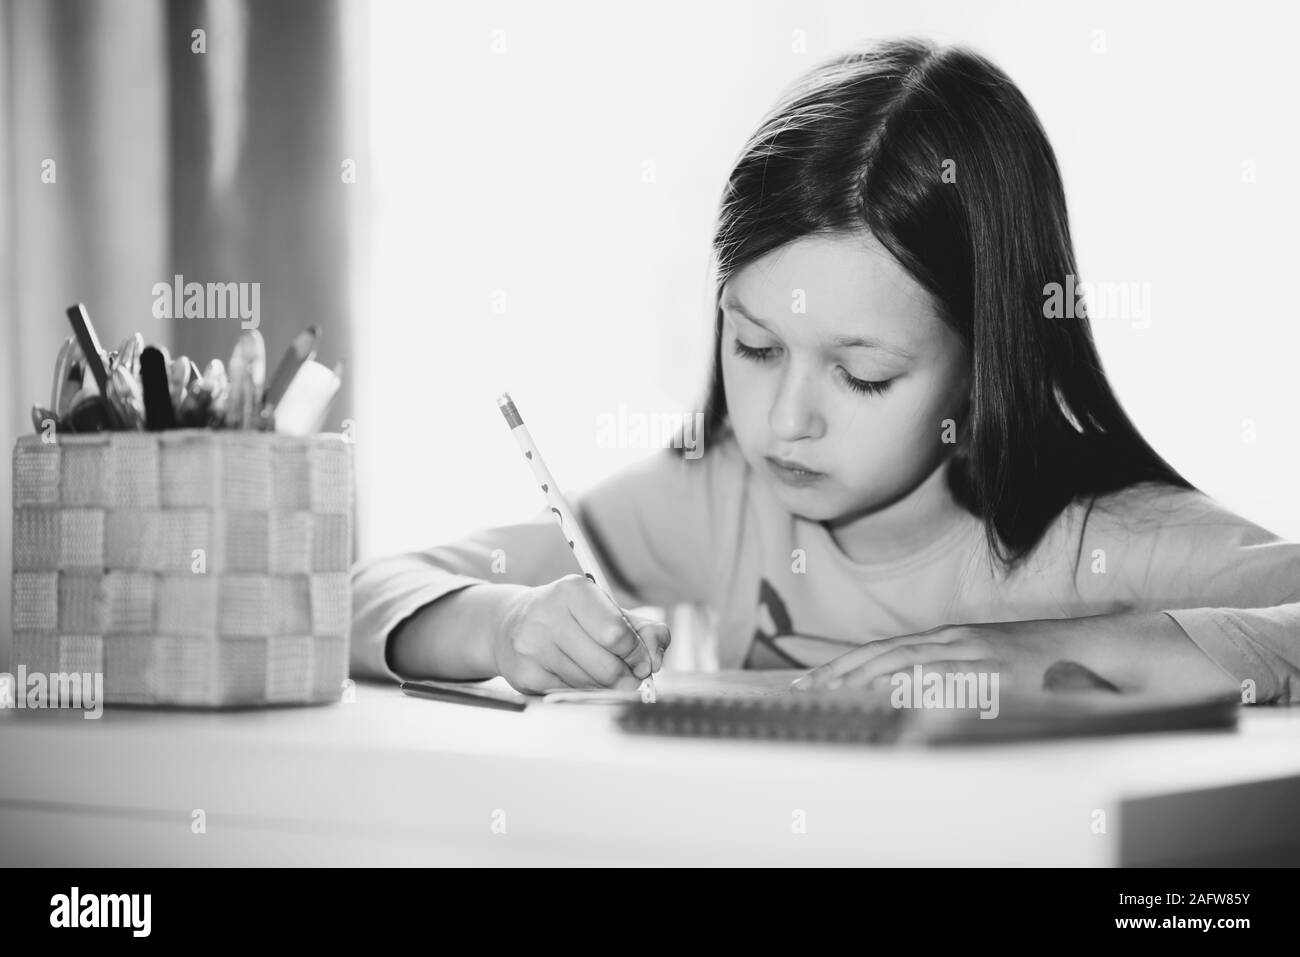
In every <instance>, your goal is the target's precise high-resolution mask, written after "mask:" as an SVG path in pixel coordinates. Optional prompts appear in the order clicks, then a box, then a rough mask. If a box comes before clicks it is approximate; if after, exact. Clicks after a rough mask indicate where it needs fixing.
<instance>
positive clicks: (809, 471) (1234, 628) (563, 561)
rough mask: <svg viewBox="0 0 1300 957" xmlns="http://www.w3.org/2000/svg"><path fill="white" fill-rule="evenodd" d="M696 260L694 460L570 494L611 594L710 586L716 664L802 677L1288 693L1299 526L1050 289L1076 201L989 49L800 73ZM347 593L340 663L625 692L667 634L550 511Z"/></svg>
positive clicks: (665, 458)
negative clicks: (1110, 353) (1210, 457)
mask: <svg viewBox="0 0 1300 957" xmlns="http://www.w3.org/2000/svg"><path fill="white" fill-rule="evenodd" d="M713 251H714V255H715V258H716V268H717V308H716V314H715V330H716V331H715V341H714V349H713V373H712V382H711V384H710V387H709V389H708V393H707V399H706V402H705V404H704V416H705V419H704V429H703V441H704V447H703V453H702V454H698V452H697V451H696V450H692V451H691V452H690V453H688V454H681V453H679V452H674V451H673V450H665V451H663V452H662V453H660V454H657V455H655V456H653V457H651V458H649V459H647V460H645V461H644V462H642V463H640V464H638V465H637V466H635V467H633V468H630V469H628V470H626V471H625V472H623V473H620V474H618V475H616V476H614V477H613V478H611V479H609V480H607V481H605V482H604V483H602V484H600V485H598V486H596V487H595V488H593V489H591V490H589V491H588V492H587V493H586V494H585V495H583V496H582V497H580V498H579V499H577V500H576V501H575V503H574V504H575V511H576V513H577V514H578V517H579V520H580V522H581V523H582V524H583V526H584V529H585V530H586V531H587V532H588V533H589V535H590V538H591V540H592V542H593V547H594V548H595V549H596V550H597V552H598V553H600V557H601V558H602V559H603V560H604V562H605V564H606V566H607V569H608V571H609V573H610V577H611V579H613V581H614V582H615V589H614V590H615V594H614V596H613V599H614V600H616V601H617V602H618V603H619V604H621V605H628V606H631V607H640V606H647V605H658V606H670V605H674V604H678V603H683V602H695V603H702V604H706V605H708V606H709V607H710V608H711V610H712V611H713V613H714V615H713V617H714V621H715V624H716V631H717V640H718V655H719V664H720V665H721V667H723V668H739V667H744V668H773V667H776V668H792V667H794V668H803V669H808V668H811V669H812V670H811V671H810V673H809V674H808V675H807V676H805V678H804V679H803V680H802V681H801V685H802V686H805V687H809V686H811V687H816V686H818V685H822V684H830V685H836V684H843V685H852V686H859V685H872V684H874V683H880V682H885V681H887V680H888V679H889V677H890V676H891V675H892V674H894V673H897V672H900V671H906V672H911V671H912V670H913V668H914V666H917V665H920V666H922V668H924V669H927V670H936V671H958V672H964V673H968V672H980V671H985V672H993V673H997V674H998V675H999V676H1000V681H1001V684H1002V687H1004V688H1011V687H1015V688H1018V689H1038V688H1042V687H1044V686H1045V685H1047V686H1051V684H1052V680H1053V676H1054V675H1057V674H1062V673H1068V674H1072V675H1085V676H1087V678H1088V679H1089V680H1090V681H1091V682H1092V683H1094V684H1097V685H1100V686H1112V687H1114V688H1117V689H1120V690H1124V691H1128V690H1174V691H1182V692H1188V693H1200V692H1206V693H1213V692H1217V691H1223V690H1227V691H1229V692H1231V691H1232V690H1233V689H1234V688H1235V687H1237V686H1240V687H1241V688H1242V689H1243V691H1242V693H1243V700H1245V701H1272V700H1283V701H1288V702H1289V701H1295V700H1300V545H1295V544H1291V543H1288V542H1284V541H1280V540H1279V539H1278V537H1277V536H1275V535H1273V534H1271V533H1269V532H1267V531H1265V530H1264V529H1262V528H1259V527H1258V526H1256V525H1253V524H1251V523H1250V522H1248V521H1245V520H1244V519H1242V518H1240V517H1238V516H1236V515H1234V514H1232V513H1231V512H1229V511H1227V510H1226V509H1224V508H1223V507H1221V506H1219V505H1218V504H1217V503H1215V502H1214V501H1213V500H1211V499H1209V498H1208V497H1207V496H1206V495H1204V494H1203V493H1201V492H1199V491H1198V490H1197V489H1195V488H1194V487H1193V486H1192V485H1191V483H1189V482H1188V481H1187V480H1186V479H1185V478H1183V477H1182V476H1181V475H1179V474H1178V472H1176V471H1175V470H1174V469H1173V468H1172V467H1171V466H1170V465H1169V464H1168V463H1166V462H1165V461H1164V460H1163V459H1162V458H1161V457H1160V456H1159V455H1158V454H1157V453H1156V452H1155V451H1154V450H1153V449H1152V448H1151V447H1150V446H1149V445H1148V444H1147V442H1146V441H1145V440H1144V439H1143V438H1142V436H1141V435H1140V434H1139V433H1138V431H1137V429H1136V428H1135V427H1134V425H1133V423H1132V422H1131V421H1130V420H1129V418H1128V417H1127V415H1126V414H1125V413H1124V411H1123V409H1122V408H1121V407H1120V405H1119V403H1118V401H1117V400H1116V397H1115V395H1114V393H1113V392H1112V390H1111V388H1110V386H1109V384H1108V383H1107V381H1106V378H1105V376H1104V374H1103V372H1102V369H1101V362H1100V359H1099V358H1098V355H1097V351H1096V347H1095V345H1094V343H1093V339H1092V334H1091V331H1090V327H1089V324H1088V321H1087V319H1086V317H1085V313H1084V310H1083V308H1082V306H1083V305H1084V304H1083V303H1082V302H1080V303H1079V304H1078V307H1076V309H1074V310H1070V311H1069V312H1070V315H1071V317H1070V318H1060V317H1059V316H1060V313H1059V311H1058V310H1053V309H1049V308H1048V307H1047V302H1048V290H1049V289H1054V288H1055V289H1059V288H1062V287H1068V288H1073V284H1074V282H1075V280H1076V269H1075V261H1074V253H1073V250H1072V248H1071V240H1070V230H1069V224H1068V222H1067V218H1066V206H1065V194H1064V191H1063V188H1062V183H1061V177H1060V172H1059V170H1058V169H1057V165H1056V160H1055V157H1054V155H1053V152H1052V149H1051V147H1050V145H1049V144H1048V142H1047V139H1046V137H1045V134H1044V132H1043V129H1042V127H1041V126H1040V124H1039V122H1038V119H1037V117H1036V116H1035V114H1034V111H1033V110H1032V109H1031V107H1030V106H1029V104H1028V102H1026V100H1025V99H1024V97H1023V96H1022V95H1021V93H1020V91H1019V90H1018V89H1017V88H1016V87H1015V85H1014V84H1013V83H1012V82H1011V81H1010V79H1008V78H1007V76H1006V75H1005V74H1004V73H1003V72H1002V71H1001V70H999V69H998V68H997V67H996V66H994V65H993V64H991V63H990V62H989V61H988V60H986V59H984V58H983V57H981V56H979V55H977V54H975V53H973V52H971V51H969V50H965V49H961V48H936V47H935V46H934V45H932V44H930V43H927V42H924V41H919V40H911V39H907V40H897V41H890V42H883V43H879V44H876V45H873V46H871V47H870V48H867V49H865V50H862V51H859V52H854V53H851V54H849V55H846V56H842V57H839V58H837V59H834V60H832V61H829V62H827V63H824V64H822V65H820V66H818V67H817V68H815V69H813V70H812V71H811V72H810V73H809V74H807V75H806V76H805V77H803V78H802V79H801V81H800V82H799V83H798V84H796V85H795V86H794V87H793V88H792V89H791V90H790V91H789V92H788V93H787V94H786V95H785V96H784V97H783V99H782V101H781V102H780V103H779V104H778V105H777V106H776V108H775V109H774V110H773V111H772V112H771V114H770V115H769V116H768V117H767V118H766V119H765V120H764V121H763V122H762V124H761V125H760V126H759V128H758V130H757V132H756V133H755V134H754V135H753V137H752V138H751V139H750V141H749V143H748V144H747V145H746V147H745V149H744V150H743V152H742V154H741V156H740V158H739V161H738V162H737V164H736V166H735V169H734V170H733V172H732V174H731V176H730V178H729V180H728V182H727V186H726V189H725V192H724V195H723V200H722V205H721V211H720V216H719V222H718V226H717V231H716V235H715V239H714V244H713ZM1067 284H1068V286H1067ZM680 444H681V443H679V445H680ZM498 549H499V550H500V551H497V550H498ZM502 560H504V566H502ZM353 585H354V596H355V603H354V607H355V611H354V621H353V636H352V649H353V673H354V674H357V675H384V676H387V677H390V678H397V677H399V676H403V677H438V678H444V679H453V680H454V679H471V678H486V677H491V676H495V675H503V676H504V677H505V678H506V679H507V680H508V681H509V682H510V684H511V685H513V686H514V687H516V688H518V689H520V690H523V691H543V690H546V689H548V688H554V687H594V686H618V687H635V685H636V684H637V682H638V680H639V679H641V678H643V677H644V676H645V675H646V674H647V673H649V672H650V671H652V670H656V669H658V668H659V666H660V664H661V662H662V657H663V651H664V649H665V648H666V647H667V645H668V641H669V638H670V635H669V633H668V629H667V628H666V627H665V626H664V625H663V624H662V623H660V622H655V621H652V620H649V619H645V618H637V619H634V624H635V625H636V627H637V630H638V635H637V636H634V635H632V634H631V632H630V630H629V629H628V628H627V627H626V625H625V624H624V623H623V621H622V618H621V617H620V616H619V613H618V610H617V609H616V608H615V607H614V605H613V602H612V601H611V600H610V599H609V598H608V597H607V596H606V595H605V594H604V593H603V592H601V591H599V590H598V589H597V588H595V587H594V586H593V585H591V583H590V582H588V581H587V580H586V579H585V578H583V577H582V576H581V575H580V574H578V569H577V564H576V562H575V561H574V559H573V556H572V553H571V552H570V550H569V548H568V546H567V544H566V543H565V541H564V539H563V537H562V536H561V535H560V534H559V531H558V529H557V528H556V527H555V524H554V522H553V521H552V519H551V518H550V516H549V514H547V513H546V512H545V511H543V512H542V513H540V514H539V515H538V516H537V517H536V519H535V520H534V521H532V522H527V523H522V524H519V525H513V526H507V527H502V528H496V529H492V530H488V531H484V532H481V533H479V534H477V535H473V536H471V537H469V538H467V539H465V540H464V541H461V542H458V543H456V544H451V545H446V546H443V547H440V548H433V549H431V550H429V551H426V552H421V553H417V554H411V555H403V556H399V557H390V558H384V559H380V560H375V561H370V562H366V563H363V564H361V565H359V566H358V567H357V568H356V569H355V570H354V573H353Z"/></svg>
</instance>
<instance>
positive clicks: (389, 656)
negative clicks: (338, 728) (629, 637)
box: [351, 443, 744, 680]
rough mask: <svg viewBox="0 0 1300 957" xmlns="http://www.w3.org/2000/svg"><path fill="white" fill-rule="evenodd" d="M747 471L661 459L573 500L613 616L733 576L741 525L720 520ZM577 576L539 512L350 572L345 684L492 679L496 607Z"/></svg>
mask: <svg viewBox="0 0 1300 957" xmlns="http://www.w3.org/2000/svg"><path fill="white" fill-rule="evenodd" d="M743 470H744V466H743V459H741V458H740V456H739V452H738V451H737V450H736V449H735V448H734V443H723V444H719V445H718V446H717V447H715V448H710V449H709V450H708V452H707V453H706V454H704V455H703V456H701V457H699V458H695V459H687V458H683V457H681V456H680V455H679V454H678V453H677V452H676V451H675V450H659V451H656V452H655V453H653V454H652V455H650V456H649V457H647V458H646V459H644V460H642V461H641V462H638V463H636V464H635V465H632V466H630V467H628V468H626V469H624V470H622V471H620V472H619V473H617V474H616V475H614V476H612V477H610V478H609V479H606V480H605V481H604V482H601V483H599V484H598V485H596V486H594V487H592V488H591V489H590V490H589V491H587V492H585V493H583V494H580V495H576V496H574V498H573V508H574V512H575V513H576V514H577V516H578V520H579V521H580V522H581V523H582V525H583V529H584V531H585V532H586V533H587V535H588V538H589V540H590V541H591V544H592V548H593V549H594V550H595V551H596V552H597V554H598V557H599V558H600V560H601V562H602V564H603V565H604V567H605V569H606V571H607V573H608V575H609V578H610V580H611V585H612V587H613V589H614V597H615V599H616V600H617V601H618V602H619V604H620V605H622V606H623V607H625V608H635V607H638V606H641V605H664V606H667V605H672V604H677V603H680V602H686V601H708V600H710V599H711V598H712V596H713V593H714V575H715V569H720V568H726V567H729V564H730V556H728V555H724V554H720V553H719V547H720V545H719V543H720V542H723V541H725V540H730V541H733V542H734V541H735V536H734V535H732V536H728V535H727V534H726V533H725V531H724V527H726V526H728V525H730V526H733V527H734V525H735V524H736V522H737V519H735V518H734V517H733V518H728V517H727V516H728V515H730V514H731V513H734V512H736V510H737V509H738V508H739V507H740V506H741V505H742V504H743V496H742V495H741V492H740V489H741V486H742V484H743ZM575 573H580V569H579V568H578V563H577V561H576V559H575V558H574V556H573V553H572V551H571V550H570V549H569V547H568V544H567V543H566V541H565V539H564V536H563V534H562V533H561V531H560V528H559V526H558V525H557V524H556V522H555V520H554V518H553V517H552V516H551V514H550V512H549V510H547V509H545V508H543V509H542V510H540V511H539V512H538V513H537V514H536V515H535V516H534V517H533V518H532V519H531V520H529V521H527V522H521V523H518V524H514V525H505V526H499V527H496V528H490V529H485V530H482V531H480V532H477V533H475V534H473V535H470V536H467V537H466V538H463V539H461V540H460V541H457V542H454V543H451V544H446V545H441V546H438V547H434V548H430V549H428V550H426V551H420V552H412V553H407V554H402V555H395V556H387V557H382V558H377V559H371V560H368V561H363V562H360V563H358V564H357V565H356V566H355V567H354V569H353V571H352V595H353V599H352V641H351V657H352V674H353V676H354V677H369V678H387V679H389V680H402V676H403V675H407V676H421V677H433V676H437V677H444V678H447V679H449V680H459V679H465V678H475V677H490V676H491V675H492V673H493V672H492V670H491V663H490V661H489V660H488V651H487V645H488V641H489V640H490V633H491V630H492V629H493V628H494V627H495V626H496V624H497V623H498V615H499V612H500V610H501V608H502V602H503V601H504V599H505V598H506V597H507V596H508V595H509V594H511V593H512V590H514V591H517V590H518V589H520V588H528V587H536V586H540V585H545V584H548V583H550V582H553V581H555V580H556V579H559V578H563V577H564V576H565V575H571V574H575ZM399 626H401V627H400V628H399ZM390 638H391V640H390Z"/></svg>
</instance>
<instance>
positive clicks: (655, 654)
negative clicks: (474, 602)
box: [492, 575, 672, 694]
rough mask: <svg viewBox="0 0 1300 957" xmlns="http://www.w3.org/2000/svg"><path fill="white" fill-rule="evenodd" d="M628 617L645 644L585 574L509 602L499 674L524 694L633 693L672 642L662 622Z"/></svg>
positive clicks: (497, 643) (497, 655) (495, 649)
mask: <svg viewBox="0 0 1300 957" xmlns="http://www.w3.org/2000/svg"><path fill="white" fill-rule="evenodd" d="M627 617H628V620H630V621H631V622H632V624H633V625H635V626H636V629H637V633H638V634H639V635H640V636H641V640H637V637H636V635H633V634H632V632H631V631H630V630H629V629H628V627H627V624H626V623H625V622H624V621H623V617H622V615H620V614H619V609H618V607H617V606H616V605H615V604H614V602H613V600H612V599H611V598H610V597H609V596H607V595H606V594H605V593H604V592H603V591H601V590H600V589H599V588H597V587H596V586H595V585H593V584H592V583H591V582H590V581H589V580H588V579H587V578H586V577H585V576H583V575H567V576H565V577H564V578H561V579H559V580H558V581H554V582H551V584H549V585H542V586H540V587H537V588H528V589H524V590H522V591H520V592H518V593H517V594H515V595H514V596H513V597H511V598H510V600H509V601H508V603H507V605H506V609H505V615H504V617H503V619H502V623H501V627H500V628H499V629H497V633H496V635H495V637H494V639H493V641H492V655H493V660H494V662H495V665H496V671H497V674H499V675H502V676H503V677H504V678H505V679H506V680H507V681H508V682H510V685H511V687H513V688H515V689H516V690H518V691H522V692H524V693H527V694H540V693H543V692H546V691H551V690H554V689H557V688H620V689H627V690H634V689H635V688H636V687H637V685H639V684H640V683H641V681H642V680H643V679H644V678H646V677H647V676H648V675H650V674H651V673H652V671H658V670H659V668H660V667H661V666H662V665H663V655H664V651H665V650H666V649H667V647H668V644H669V642H670V641H671V640H672V639H671V635H670V634H669V632H668V626H667V625H665V624H664V623H663V622H659V621H655V620H654V619H651V618H646V617H643V616H639V615H634V614H632V613H631V612H628V613H627ZM643 642H644V644H643ZM647 649H648V650H649V653H650V654H649V658H647V655H646V652H647Z"/></svg>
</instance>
